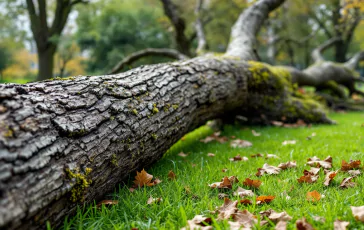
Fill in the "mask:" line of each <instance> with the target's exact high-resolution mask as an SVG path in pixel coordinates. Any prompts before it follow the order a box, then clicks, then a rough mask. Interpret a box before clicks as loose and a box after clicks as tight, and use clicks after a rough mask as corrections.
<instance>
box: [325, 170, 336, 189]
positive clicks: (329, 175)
mask: <svg viewBox="0 0 364 230" xmlns="http://www.w3.org/2000/svg"><path fill="white" fill-rule="evenodd" d="M337 172H338V170H337V171H331V172H328V173H327V174H326V176H325V182H324V185H325V186H329V184H330V182H331V181H332V180H333V179H334V177H335V176H336V174H337Z"/></svg>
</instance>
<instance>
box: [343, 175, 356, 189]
mask: <svg viewBox="0 0 364 230" xmlns="http://www.w3.org/2000/svg"><path fill="white" fill-rule="evenodd" d="M353 178H354V177H348V178H344V179H343V180H342V181H341V183H340V186H339V187H340V188H350V187H354V186H355V185H356V183H355V182H352V181H351V180H352V179H353Z"/></svg>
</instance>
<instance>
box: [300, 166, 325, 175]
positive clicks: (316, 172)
mask: <svg viewBox="0 0 364 230" xmlns="http://www.w3.org/2000/svg"><path fill="white" fill-rule="evenodd" d="M320 170H321V168H312V167H311V169H310V170H309V171H307V170H305V171H304V172H303V173H304V174H305V172H306V173H310V174H312V175H315V176H317V175H318V173H319V172H320Z"/></svg>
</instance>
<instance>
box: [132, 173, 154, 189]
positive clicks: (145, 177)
mask: <svg viewBox="0 0 364 230" xmlns="http://www.w3.org/2000/svg"><path fill="white" fill-rule="evenodd" d="M152 179H153V175H150V174H148V173H147V172H146V171H145V170H144V169H143V170H142V171H141V172H138V171H137V175H136V176H135V180H134V185H136V186H138V187H142V186H145V185H147V186H153V185H154V184H153V183H151V181H152Z"/></svg>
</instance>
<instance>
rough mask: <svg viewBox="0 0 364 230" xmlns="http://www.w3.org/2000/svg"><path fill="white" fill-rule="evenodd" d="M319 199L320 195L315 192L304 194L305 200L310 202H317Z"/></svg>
mask: <svg viewBox="0 0 364 230" xmlns="http://www.w3.org/2000/svg"><path fill="white" fill-rule="evenodd" d="M320 199H321V195H320V193H318V192H317V191H316V190H314V191H312V192H307V194H306V200H308V201H311V202H317V201H319V200H320Z"/></svg>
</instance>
